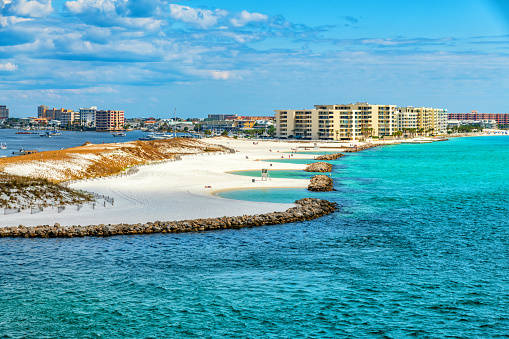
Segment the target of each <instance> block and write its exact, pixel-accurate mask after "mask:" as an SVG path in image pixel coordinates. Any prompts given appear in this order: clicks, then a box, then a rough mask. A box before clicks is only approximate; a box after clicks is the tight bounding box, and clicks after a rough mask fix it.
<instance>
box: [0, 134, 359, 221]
mask: <svg viewBox="0 0 509 339" xmlns="http://www.w3.org/2000/svg"><path fill="white" fill-rule="evenodd" d="M204 141H205V142H209V143H211V144H221V145H224V146H227V147H230V148H233V149H235V150H237V151H238V152H236V153H235V154H226V153H221V154H203V155H185V156H183V157H182V160H181V161H175V162H169V163H162V164H155V165H151V166H143V167H141V168H140V171H139V172H138V173H136V174H134V175H132V176H127V177H122V178H106V179H101V180H93V181H81V182H78V183H75V184H72V186H71V187H72V188H75V189H82V190H86V191H89V192H94V193H97V194H102V195H107V196H110V197H113V198H114V201H115V203H114V205H113V206H111V205H109V204H106V207H104V206H103V205H102V204H101V205H100V206H96V208H95V209H92V206H91V205H85V206H84V207H83V208H82V209H81V210H80V211H76V207H75V206H68V207H67V208H66V209H65V210H64V211H62V212H61V213H58V212H57V209H51V208H50V209H46V210H45V211H43V212H41V213H37V214H30V212H29V211H23V212H22V213H17V214H11V215H4V216H2V218H0V226H17V225H20V224H21V225H25V226H37V225H53V224H54V223H59V224H61V225H62V226H64V225H65V226H72V225H93V224H109V223H111V224H113V223H145V222H149V221H156V220H161V221H172V220H185V219H196V218H212V217H222V216H239V215H244V214H261V213H269V212H275V211H277V212H280V211H285V210H286V209H288V208H290V207H292V206H293V205H292V204H276V203H261V202H247V201H236V200H230V199H223V198H220V197H217V196H215V195H214V193H215V192H217V191H220V190H226V189H238V188H282V187H307V185H308V184H309V180H304V179H274V178H273V179H272V180H270V181H261V179H260V178H257V179H256V180H255V182H252V178H251V177H247V176H239V175H234V174H228V173H227V172H230V171H238V170H261V169H262V168H270V170H288V169H297V170H298V169H304V168H305V165H303V164H302V165H301V164H290V163H273V164H272V166H271V167H269V166H270V164H269V163H268V162H265V161H260V160H262V159H280V158H281V156H284V157H288V156H289V153H286V152H290V151H291V150H292V149H298V150H299V151H301V150H304V147H307V148H308V150H310V151H312V150H313V146H314V144H313V143H311V142H310V143H296V142H275V141H257V142H256V143H253V141H249V140H234V139H216V138H215V139H209V140H204ZM319 145H321V146H323V147H327V151H335V150H337V151H339V147H341V146H342V145H341V144H339V143H335V144H332V143H324V144H319ZM349 145H350V143H347V144H343V146H349ZM335 147H336V148H335ZM292 158H302V159H306V158H308V159H312V158H313V154H312V153H311V154H293V155H292ZM100 202H101V203H102V201H100Z"/></svg>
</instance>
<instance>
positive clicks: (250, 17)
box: [230, 10, 269, 27]
mask: <svg viewBox="0 0 509 339" xmlns="http://www.w3.org/2000/svg"><path fill="white" fill-rule="evenodd" d="M268 18H269V17H268V16H267V15H265V14H260V13H249V12H248V11H245V10H244V11H242V12H240V14H238V15H237V16H236V17H235V18H233V19H231V20H230V22H231V23H232V25H233V26H235V27H242V26H245V25H247V24H248V23H250V22H263V21H267V20H268Z"/></svg>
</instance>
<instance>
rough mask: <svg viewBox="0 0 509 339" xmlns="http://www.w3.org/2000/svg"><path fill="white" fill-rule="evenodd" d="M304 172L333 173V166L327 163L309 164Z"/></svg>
mask: <svg viewBox="0 0 509 339" xmlns="http://www.w3.org/2000/svg"><path fill="white" fill-rule="evenodd" d="M304 171H306V172H331V171H332V165H331V164H329V163H327V162H315V163H312V164H309V165H308V166H307V167H306V169H305V170H304Z"/></svg>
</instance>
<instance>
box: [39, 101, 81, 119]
mask: <svg viewBox="0 0 509 339" xmlns="http://www.w3.org/2000/svg"><path fill="white" fill-rule="evenodd" d="M68 112H73V110H72V109H65V108H51V109H50V108H49V107H48V106H44V105H41V106H38V107H37V117H38V118H44V119H47V120H53V119H55V120H61V118H62V117H61V115H62V113H68Z"/></svg>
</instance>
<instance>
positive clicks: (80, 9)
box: [65, 0, 117, 14]
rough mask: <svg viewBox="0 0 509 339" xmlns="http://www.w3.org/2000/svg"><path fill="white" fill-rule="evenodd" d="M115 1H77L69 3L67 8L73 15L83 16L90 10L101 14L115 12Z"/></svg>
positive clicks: (66, 4) (66, 5)
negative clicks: (82, 14)
mask: <svg viewBox="0 0 509 339" xmlns="http://www.w3.org/2000/svg"><path fill="white" fill-rule="evenodd" d="M116 2H117V1H115V0H77V1H67V2H66V3H65V7H66V8H67V9H68V10H69V11H70V12H71V13H73V14H81V13H84V12H87V11H90V10H97V11H99V12H103V13H105V12H114V11H115V3H116Z"/></svg>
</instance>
